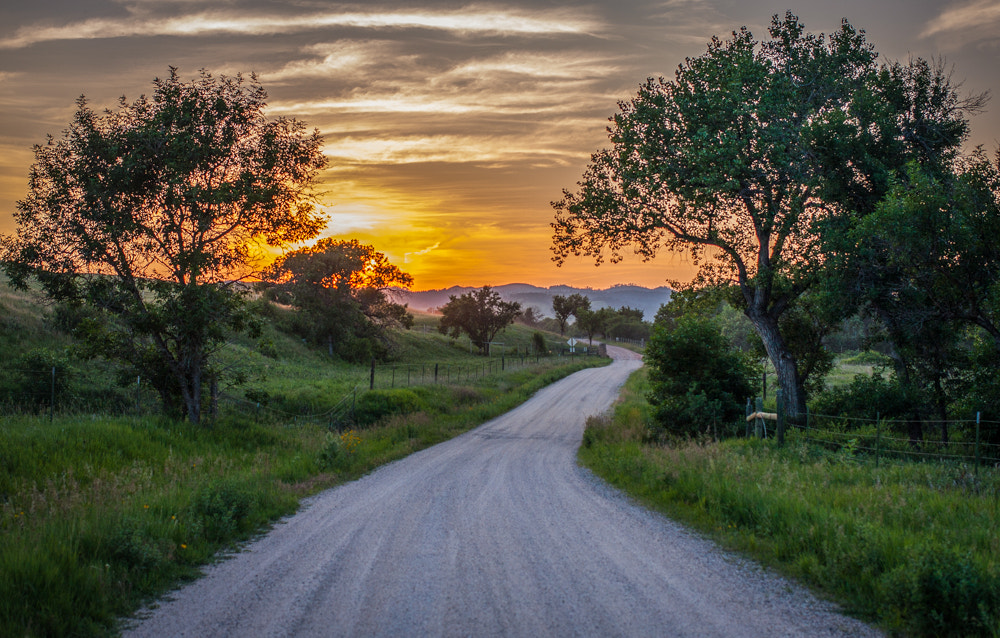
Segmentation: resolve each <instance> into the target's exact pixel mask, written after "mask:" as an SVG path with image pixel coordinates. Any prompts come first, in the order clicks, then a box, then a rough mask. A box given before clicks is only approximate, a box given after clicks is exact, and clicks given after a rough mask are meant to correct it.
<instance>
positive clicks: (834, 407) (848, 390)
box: [812, 372, 912, 419]
mask: <svg viewBox="0 0 1000 638" xmlns="http://www.w3.org/2000/svg"><path fill="white" fill-rule="evenodd" d="M812 410H813V412H815V413H817V414H824V415H828V416H838V417H849V418H858V419H870V418H873V417H874V416H875V415H876V414H879V415H881V416H882V418H887V419H894V418H904V417H906V416H907V415H908V414H909V413H910V412H911V411H912V403H911V401H910V397H909V395H908V393H907V392H906V389H905V388H903V386H902V384H900V383H899V381H898V380H897V379H896V376H895V375H890V376H889V378H885V377H883V376H882V374H881V373H880V372H876V373H875V374H873V375H871V376H868V375H866V374H859V375H856V376H855V377H854V380H852V381H851V383H850V385H847V386H844V387H841V388H834V389H832V390H826V391H825V392H822V393H820V394H819V395H818V396H817V397H816V399H815V400H814V401H813V405H812Z"/></svg>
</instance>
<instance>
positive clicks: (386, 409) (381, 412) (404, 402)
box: [354, 389, 426, 425]
mask: <svg viewBox="0 0 1000 638" xmlns="http://www.w3.org/2000/svg"><path fill="white" fill-rule="evenodd" d="M425 407H426V406H425V403H424V401H423V400H422V399H421V398H420V397H419V396H418V395H417V394H416V393H415V392H413V391H412V390H406V389H393V390H370V391H368V392H365V393H364V394H362V395H361V396H359V397H358V401H357V404H356V405H355V407H354V420H355V421H357V423H358V424H359V425H371V424H373V423H375V422H376V421H379V420H381V419H383V418H385V417H387V416H391V415H394V414H408V413H410V412H418V411H420V410H422V409H424V408H425Z"/></svg>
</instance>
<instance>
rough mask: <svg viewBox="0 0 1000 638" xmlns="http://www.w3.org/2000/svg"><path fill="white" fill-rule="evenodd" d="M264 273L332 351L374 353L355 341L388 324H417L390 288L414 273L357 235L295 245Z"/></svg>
mask: <svg viewBox="0 0 1000 638" xmlns="http://www.w3.org/2000/svg"><path fill="white" fill-rule="evenodd" d="M265 278H266V279H267V280H268V281H269V282H271V283H272V284H273V285H274V292H275V293H276V294H277V295H278V296H279V297H278V298H279V299H281V300H282V301H285V302H287V303H289V304H290V305H293V306H295V307H297V308H299V310H300V311H302V312H303V313H305V315H306V317H307V320H308V324H309V325H310V326H311V327H312V330H311V332H312V336H313V337H315V338H316V339H317V340H320V341H325V342H326V344H327V348H328V350H329V353H330V355H331V356H332V355H333V354H334V352H335V351H337V352H339V353H340V354H341V355H345V356H351V355H354V358H361V357H366V356H370V355H372V354H374V353H373V352H371V351H370V350H371V348H358V347H355V346H354V345H352V343H351V342H358V341H360V342H362V343H364V342H367V341H369V337H381V336H383V335H382V329H383V328H385V327H386V326H389V325H402V326H404V327H407V328H409V327H410V326H412V325H413V315H411V314H409V313H408V312H407V310H406V306H404V305H402V304H398V303H395V302H393V301H392V300H391V299H390V298H389V297H388V295H387V294H386V290H387V289H388V288H390V287H392V286H403V287H409V286H411V285H413V277H412V276H410V275H409V274H407V273H405V272H403V271H402V270H400V269H399V267H398V266H395V265H393V264H392V263H391V262H390V261H389V258H388V257H386V255H385V254H384V253H380V252H378V251H377V250H375V248H374V247H373V246H371V245H368V244H362V243H361V242H359V241H358V240H356V239H351V240H336V239H332V238H326V239H322V240H320V241H318V242H317V243H316V244H315V245H313V246H307V247H305V248H301V249H299V250H295V251H292V252H290V253H288V254H286V255H283V256H282V257H279V258H278V259H277V260H275V262H274V264H272V266H271V267H270V268H269V269H268V270H267V272H266V273H265Z"/></svg>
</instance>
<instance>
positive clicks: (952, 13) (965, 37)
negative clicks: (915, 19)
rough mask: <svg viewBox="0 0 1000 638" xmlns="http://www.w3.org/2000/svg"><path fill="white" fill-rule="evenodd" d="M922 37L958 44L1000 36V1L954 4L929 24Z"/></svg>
mask: <svg viewBox="0 0 1000 638" xmlns="http://www.w3.org/2000/svg"><path fill="white" fill-rule="evenodd" d="M920 35H921V36H922V37H931V36H945V37H948V38H951V39H953V40H955V42H956V44H959V43H968V42H970V41H973V40H980V39H983V38H990V39H996V38H997V37H998V36H1000V0H973V1H972V2H963V3H954V4H952V5H951V6H949V7H948V8H946V9H944V10H943V11H942V12H941V13H940V14H939V15H938V16H937V17H935V18H934V19H933V20H931V21H930V22H928V23H927V25H926V26H925V27H924V30H923V31H922V32H921V34H920Z"/></svg>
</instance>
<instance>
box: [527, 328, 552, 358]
mask: <svg viewBox="0 0 1000 638" xmlns="http://www.w3.org/2000/svg"><path fill="white" fill-rule="evenodd" d="M531 349H532V350H533V351H534V352H535V353H536V354H547V353H548V350H546V349H545V335H543V334H542V333H540V332H538V331H535V332H533V333H531Z"/></svg>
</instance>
